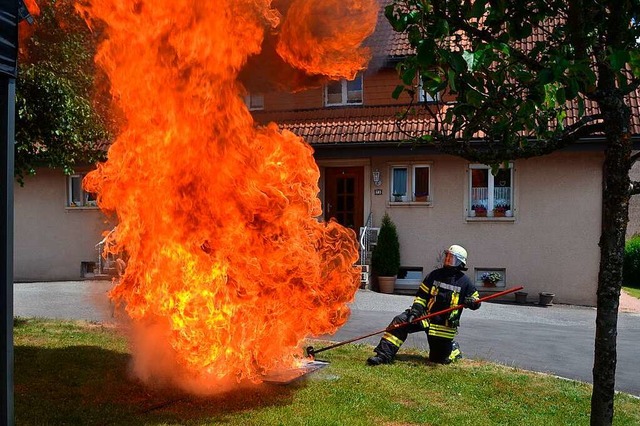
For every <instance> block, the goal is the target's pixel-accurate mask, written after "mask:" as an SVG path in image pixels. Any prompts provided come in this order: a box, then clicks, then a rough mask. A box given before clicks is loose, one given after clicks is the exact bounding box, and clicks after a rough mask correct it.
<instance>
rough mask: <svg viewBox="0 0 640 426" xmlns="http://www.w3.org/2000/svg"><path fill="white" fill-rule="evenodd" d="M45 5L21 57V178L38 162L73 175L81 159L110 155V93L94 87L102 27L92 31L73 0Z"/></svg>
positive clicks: (18, 150)
mask: <svg viewBox="0 0 640 426" xmlns="http://www.w3.org/2000/svg"><path fill="white" fill-rule="evenodd" d="M40 7H41V9H40V11H41V14H40V16H39V17H38V19H37V21H36V24H35V26H34V27H33V30H32V31H33V33H32V34H31V35H30V37H29V38H25V37H23V38H25V40H24V41H23V42H22V43H21V49H20V57H19V78H18V80H17V86H16V156H15V174H16V178H17V179H18V181H19V182H21V183H22V182H23V178H24V176H25V175H27V174H34V173H35V168H36V167H38V166H47V167H59V168H62V169H63V170H64V172H65V173H67V174H70V173H73V168H74V167H75V166H77V165H78V164H82V163H89V164H91V163H94V162H96V161H98V160H100V159H104V156H105V153H106V152H105V149H104V146H105V145H106V144H105V142H107V141H108V139H109V132H108V130H107V129H108V126H107V119H108V115H107V113H106V111H107V110H108V107H107V104H108V101H107V100H106V99H107V96H106V92H105V91H104V90H102V91H98V92H96V91H95V89H94V87H95V83H96V79H99V78H100V76H101V75H100V74H99V72H98V71H97V69H96V67H95V65H94V62H93V57H94V55H95V51H96V45H97V37H98V36H97V34H98V32H95V31H94V32H91V31H90V30H89V28H88V27H87V25H86V24H85V22H84V20H83V19H82V18H81V17H80V16H79V15H78V14H77V13H76V12H75V10H74V6H73V2H72V1H69V0H50V1H44V2H41V4H40ZM24 30H25V28H21V31H24ZM26 30H27V31H28V30H30V29H26ZM105 81H106V80H105Z"/></svg>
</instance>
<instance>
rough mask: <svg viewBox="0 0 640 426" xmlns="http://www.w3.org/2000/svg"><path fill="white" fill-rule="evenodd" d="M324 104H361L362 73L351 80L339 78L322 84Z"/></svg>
mask: <svg viewBox="0 0 640 426" xmlns="http://www.w3.org/2000/svg"><path fill="white" fill-rule="evenodd" d="M324 104H325V106H339V105H362V74H358V75H357V76H356V78H354V79H353V80H345V79H342V80H339V81H334V82H332V83H329V84H327V85H326V86H324Z"/></svg>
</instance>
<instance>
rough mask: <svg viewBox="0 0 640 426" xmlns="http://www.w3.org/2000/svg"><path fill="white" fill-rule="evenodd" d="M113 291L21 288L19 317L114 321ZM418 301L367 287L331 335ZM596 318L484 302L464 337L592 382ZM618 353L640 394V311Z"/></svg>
mask: <svg viewBox="0 0 640 426" xmlns="http://www.w3.org/2000/svg"><path fill="white" fill-rule="evenodd" d="M110 287H111V284H110V283H109V282H104V281H74V282H54V283H20V284H15V285H14V314H15V315H16V316H40V317H48V318H67V319H86V320H90V321H102V322H109V321H112V318H111V311H110V306H109V302H108V300H107V295H106V292H107V291H108V290H109V288H110ZM412 300H413V297H412V296H400V295H385V294H380V293H375V292H372V291H367V290H360V291H358V293H357V294H356V298H355V301H354V302H353V304H352V305H351V309H352V315H351V318H350V320H349V321H348V322H347V324H345V325H344V326H343V327H342V328H341V329H340V330H339V331H338V332H337V333H336V334H335V335H333V336H330V337H328V338H330V339H331V340H334V341H344V340H348V339H351V338H354V337H358V336H362V335H365V334H369V333H371V332H374V331H376V330H380V329H383V328H384V327H386V326H387V325H388V323H389V321H390V320H391V319H392V318H393V316H394V315H396V314H398V313H400V312H401V311H403V310H404V309H406V308H408V307H409V306H410V305H411V301H412ZM595 315H596V311H595V309H594V308H587V307H574V306H566V305H554V306H551V307H539V306H536V305H516V304H508V303H484V304H483V306H482V308H481V309H479V310H477V311H469V312H464V314H463V315H462V325H461V327H460V334H459V335H458V337H457V339H456V340H458V342H459V343H460V346H461V349H462V351H463V353H464V355H465V356H466V357H469V358H475V359H484V360H489V361H493V362H498V363H501V364H505V365H509V366H514V367H519V368H523V369H527V370H533V371H541V372H549V373H551V374H556V375H558V376H561V377H566V378H570V379H575V380H580V381H584V382H589V383H590V382H591V380H592V377H591V369H592V368H593V345H594V336H595ZM378 339H379V335H378V336H373V337H370V338H368V339H365V340H362V341H361V342H367V343H371V344H376V343H377V342H378ZM406 345H408V346H412V347H417V348H421V349H428V345H427V339H426V337H425V335H424V334H423V333H416V334H412V335H410V336H409V339H407V342H406ZM617 348H618V363H617V368H616V373H617V374H616V389H617V390H619V391H622V392H627V393H630V394H633V395H637V396H640V368H638V367H637V366H638V354H639V353H640V350H639V349H640V313H629V312H622V313H620V315H619V320H618V345H617ZM316 349H319V347H316ZM318 358H321V356H320V355H318ZM358 362H365V360H364V359H363V360H358Z"/></svg>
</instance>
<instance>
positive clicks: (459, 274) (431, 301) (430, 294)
mask: <svg viewBox="0 0 640 426" xmlns="http://www.w3.org/2000/svg"><path fill="white" fill-rule="evenodd" d="M479 298H480V294H479V293H478V290H477V289H476V286H475V285H474V284H473V282H472V281H471V280H470V279H469V277H467V276H466V275H465V274H464V272H463V271H461V270H460V269H458V268H452V267H444V268H439V269H435V270H434V271H432V272H431V273H430V274H429V275H427V277H426V278H425V279H424V280H423V281H422V284H421V285H420V288H419V289H418V292H417V293H416V296H415V298H414V300H413V305H412V306H411V312H412V313H413V314H415V316H417V317H421V316H424V315H428V314H431V313H433V312H437V311H442V310H444V309H448V308H452V307H454V306H457V305H462V304H465V301H466V302H470V303H467V305H468V307H469V308H470V309H473V310H475V309H478V308H479V307H480V303H479V302H475V301H477V300H478V299H479ZM474 302H475V303H474ZM461 315H462V309H456V310H454V311H451V312H449V313H446V314H443V315H437V316H435V317H431V318H429V319H426V320H424V321H423V325H424V327H428V328H429V334H430V335H434V336H440V337H446V338H453V336H454V335H455V333H456V329H457V327H458V325H459V324H460V316H461Z"/></svg>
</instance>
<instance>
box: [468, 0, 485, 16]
mask: <svg viewBox="0 0 640 426" xmlns="http://www.w3.org/2000/svg"><path fill="white" fill-rule="evenodd" d="M485 3H486V1H484V0H483V1H480V0H476V1H475V2H474V3H473V7H472V8H471V17H473V18H480V17H481V16H482V15H484V12H485Z"/></svg>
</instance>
